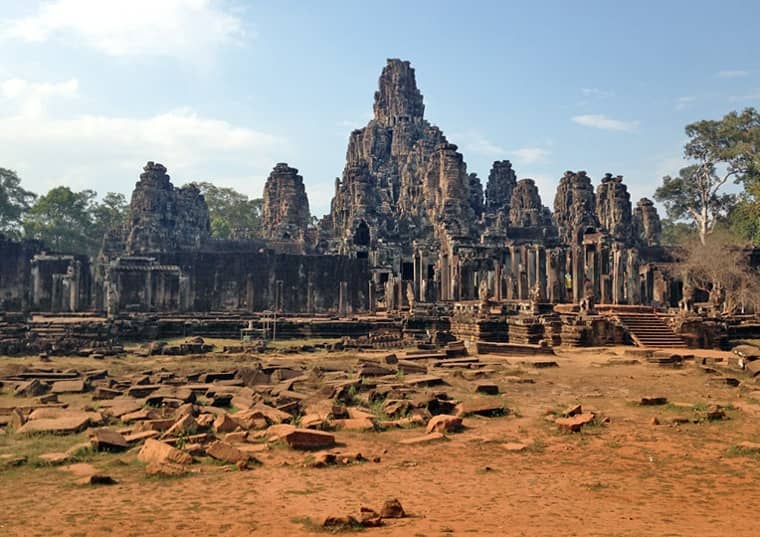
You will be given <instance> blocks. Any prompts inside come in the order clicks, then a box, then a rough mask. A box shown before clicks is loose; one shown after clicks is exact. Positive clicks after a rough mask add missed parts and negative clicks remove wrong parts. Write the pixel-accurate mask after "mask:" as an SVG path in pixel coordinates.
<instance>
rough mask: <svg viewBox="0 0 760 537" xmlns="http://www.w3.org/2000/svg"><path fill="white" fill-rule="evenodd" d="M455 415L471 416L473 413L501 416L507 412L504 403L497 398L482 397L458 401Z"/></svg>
mask: <svg viewBox="0 0 760 537" xmlns="http://www.w3.org/2000/svg"><path fill="white" fill-rule="evenodd" d="M456 410H457V411H456V415H457V416H460V417H463V416H471V415H473V414H475V415H478V416H486V417H494V416H503V415H505V414H506V413H507V412H508V409H507V408H506V407H505V406H504V403H502V402H500V401H499V400H498V399H491V398H488V399H486V398H482V399H471V400H469V401H463V402H462V403H459V404H458V405H457V408H456Z"/></svg>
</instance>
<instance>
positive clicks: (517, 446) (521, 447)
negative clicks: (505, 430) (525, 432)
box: [501, 442, 528, 452]
mask: <svg viewBox="0 0 760 537" xmlns="http://www.w3.org/2000/svg"><path fill="white" fill-rule="evenodd" d="M501 447H503V448H504V449H506V450H507V451H514V452H521V451H525V450H526V449H528V446H526V445H525V444H522V443H520V442H507V443H505V444H502V445H501Z"/></svg>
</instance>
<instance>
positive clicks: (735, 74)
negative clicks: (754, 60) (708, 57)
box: [715, 69, 749, 78]
mask: <svg viewBox="0 0 760 537" xmlns="http://www.w3.org/2000/svg"><path fill="white" fill-rule="evenodd" d="M748 74H749V71H745V70H744V69H725V70H723V71H718V72H717V73H715V76H717V77H718V78H741V77H744V76H747V75H748Z"/></svg>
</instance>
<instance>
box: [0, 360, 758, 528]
mask: <svg viewBox="0 0 760 537" xmlns="http://www.w3.org/2000/svg"><path fill="white" fill-rule="evenodd" d="M607 358H609V355H608V354H598V353H588V354H579V353H573V354H568V355H563V356H562V357H560V359H559V360H558V361H559V363H560V367H559V368H553V369H550V370H541V371H540V372H537V373H536V374H535V375H534V376H535V379H536V382H535V384H507V383H504V384H502V386H503V391H504V398H505V400H506V402H507V404H508V406H509V407H510V408H513V409H516V410H517V411H518V414H519V415H518V416H509V417H503V418H470V419H466V420H465V425H466V426H467V428H466V430H465V431H464V432H462V433H460V434H456V435H450V436H449V439H448V440H444V441H441V442H439V443H436V444H430V445H419V446H404V445H402V444H399V443H398V440H400V439H402V438H408V437H411V436H415V435H419V434H420V430H418V429H415V430H394V431H387V432H382V433H363V434H362V433H342V432H339V433H337V437H338V439H339V440H340V441H341V442H343V443H345V445H346V448H345V449H347V450H351V451H360V452H362V453H363V454H364V455H365V456H368V457H373V456H379V457H380V458H381V460H380V462H366V463H361V464H354V465H349V466H338V467H330V468H323V469H315V468H307V467H304V465H303V460H304V456H303V455H302V454H299V453H296V452H292V451H289V450H287V449H282V448H279V449H273V450H271V451H270V452H268V453H265V454H264V455H262V456H261V457H260V458H261V460H262V462H263V464H262V465H261V466H259V467H257V468H254V469H253V470H250V471H244V472H240V471H228V470H227V469H225V468H223V467H220V466H208V465H204V466H203V468H202V470H203V471H202V472H201V473H198V474H194V475H191V476H188V477H182V478H174V479H166V478H165V479H159V480H157V479H148V478H146V477H144V472H143V469H142V467H141V466H140V465H138V464H136V463H134V462H133V461H132V458H130V456H129V455H121V456H116V457H115V456H112V457H111V458H110V459H107V460H106V459H103V460H101V459H99V460H98V461H97V462H96V463H95V464H96V466H98V468H99V470H101V471H104V472H106V473H108V474H109V475H112V476H114V477H115V478H116V479H117V480H118V481H119V484H118V485H115V486H109V487H86V488H83V487H79V486H75V485H73V484H72V481H73V479H74V478H73V476H72V475H71V474H69V473H67V472H65V471H64V470H61V469H50V468H38V469H33V468H20V469H17V470H12V471H9V472H4V473H0V535H8V536H16V535H19V536H21V535H24V536H45V537H49V536H53V535H62V536H72V537H73V536H88V537H89V536H93V537H95V536H109V537H113V536H122V535H123V536H143V535H166V536H170V535H183V536H196V535H197V536H204V537H208V536H216V535H225V536H237V535H286V536H287V535H293V536H297V535H314V531H313V530H314V528H313V527H311V525H310V524H309V522H308V520H307V519H310V520H312V521H316V520H319V518H320V517H321V516H324V515H326V514H333V513H334V514H336V515H345V514H352V515H354V516H358V513H359V509H360V507H361V506H364V505H367V506H370V507H373V508H375V509H378V508H379V507H380V506H381V505H382V503H383V501H384V500H385V499H387V498H394V497H395V498H398V499H399V500H400V501H401V502H402V504H403V506H404V508H405V509H406V510H407V511H408V513H409V514H410V515H411V516H410V517H408V518H404V519H399V520H393V521H388V523H387V524H386V526H385V527H382V528H372V529H366V530H364V533H365V534H367V535H377V536H442V535H444V536H449V535H509V536H522V535H525V536H528V535H530V536H539V535H541V536H543V535H546V536H560V535H561V536H570V535H584V536H586V535H588V536H631V537H633V536H651V535H658V536H659V535H662V536H665V535H673V536H675V535H679V536H689V537H692V536H695V535H700V536H723V535H734V536H756V535H758V529H757V522H756V520H755V517H754V515H753V511H752V507H753V506H754V505H757V504H758V502H760V487H758V486H757V483H758V482H759V479H760V466H759V465H758V464H757V462H758V458H757V457H756V456H747V455H741V454H737V453H736V452H735V450H734V449H733V446H735V444H737V443H738V442H740V441H743V440H750V441H756V442H757V441H760V427H758V422H757V417H755V415H754V414H753V409H754V408H755V407H757V408H758V409H760V406H757V405H756V402H755V401H754V400H752V399H748V398H747V397H746V393H747V392H746V390H739V389H737V388H730V387H723V386H712V385H708V384H706V382H705V381H706V378H705V375H704V373H702V372H700V371H698V370H697V369H696V368H695V367H692V366H689V367H685V368H684V369H667V368H661V367H657V366H653V365H648V364H647V365H644V364H639V365H613V366H610V365H604V366H602V365H599V363H600V362H604V361H605V360H606V359H607ZM493 380H497V381H498V380H499V379H498V378H496V379H493ZM646 394H664V395H666V396H668V398H669V399H670V400H671V401H683V402H686V403H689V404H692V405H702V404H706V403H710V402H721V403H723V404H730V403H733V402H736V403H737V405H735V406H747V410H745V411H740V410H732V409H729V410H728V416H729V418H730V419H728V420H723V421H718V422H705V423H700V424H686V425H681V426H671V425H667V422H668V420H669V419H670V418H672V417H673V416H676V415H689V414H690V413H692V412H693V411H691V410H690V409H685V407H679V406H674V405H668V406H666V407H639V406H636V405H634V404H632V403H631V402H630V400H631V399H636V398H638V397H641V396H642V395H646ZM742 394H745V395H743V396H741V397H740V395H742ZM575 401H579V402H581V403H582V404H583V405H584V407H587V408H593V409H595V410H597V411H598V412H599V413H601V414H602V415H604V416H608V417H609V418H610V423H609V424H607V425H601V426H595V427H592V428H590V429H587V430H586V431H585V432H583V433H578V434H561V433H558V432H557V431H556V427H555V426H554V425H553V424H551V423H549V422H547V420H545V419H544V414H545V412H546V410H547V409H548V408H557V407H561V405H566V404H569V403H572V402H575ZM655 416H657V417H658V419H659V420H660V421H661V422H662V423H663V424H662V425H653V424H652V423H651V421H652V418H653V417H655ZM514 441H520V442H523V443H525V444H526V445H527V446H528V448H527V449H526V450H525V451H522V452H510V451H507V450H506V449H505V448H504V447H503V444H504V443H505V442H514ZM121 461H123V462H121Z"/></svg>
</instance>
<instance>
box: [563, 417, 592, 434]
mask: <svg viewBox="0 0 760 537" xmlns="http://www.w3.org/2000/svg"><path fill="white" fill-rule="evenodd" d="M594 418H595V416H594V414H592V413H591V412H587V413H585V414H575V415H573V416H571V417H569V418H557V419H555V420H554V423H556V424H557V425H558V426H559V428H560V430H562V431H566V432H573V433H576V432H578V431H580V430H581V429H582V428H583V426H584V425H588V424H589V423H591V422H593V421H594Z"/></svg>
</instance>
